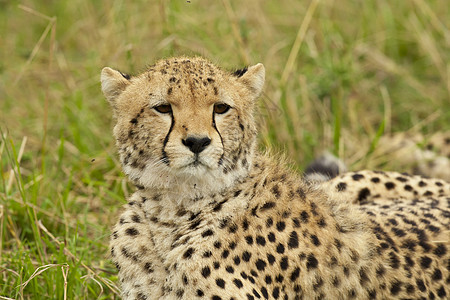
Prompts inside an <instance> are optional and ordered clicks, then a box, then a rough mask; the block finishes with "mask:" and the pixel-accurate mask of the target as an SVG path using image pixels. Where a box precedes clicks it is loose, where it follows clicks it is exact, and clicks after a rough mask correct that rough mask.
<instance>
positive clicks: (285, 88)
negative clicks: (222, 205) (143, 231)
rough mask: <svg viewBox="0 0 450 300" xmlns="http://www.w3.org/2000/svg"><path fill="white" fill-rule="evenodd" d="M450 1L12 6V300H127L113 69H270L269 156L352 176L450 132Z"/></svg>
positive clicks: (2, 266)
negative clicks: (156, 65) (200, 61)
mask: <svg viewBox="0 0 450 300" xmlns="http://www.w3.org/2000/svg"><path fill="white" fill-rule="evenodd" d="M449 15H450V5H449V4H448V1H447V0H411V1H387V0H366V1H357V0H349V1H336V0H304V1H303V0H301V1H299V0H277V1H275V0H273V1H272V0H267V1H258V0H247V1H232V0H221V1H207V0H191V1H181V0H179V1H175V0H173V1H169V0H152V1H141V0H139V1H122V0H105V1H87V0H73V1H48V0H47V1H46V0H33V1H30V0H24V1H15V0H8V1H5V0H3V1H0V130H1V132H0V136H1V139H0V158H1V163H0V257H1V259H0V299H113V298H118V289H117V277H116V271H115V268H114V266H113V265H112V264H111V263H110V261H109V259H108V239H109V232H110V227H111V225H112V224H113V223H114V222H115V219H116V216H117V214H118V211H119V210H120V207H121V205H122V204H124V203H125V201H126V200H125V199H126V197H127V196H128V195H129V194H130V193H131V192H132V191H133V187H132V186H130V185H129V184H128V183H127V181H126V179H125V178H124V176H123V174H122V172H121V169H120V166H119V162H118V158H117V156H116V151H115V147H114V140H113V138H112V134H111V128H112V116H111V111H110V109H109V107H108V104H107V103H106V101H105V100H104V99H103V96H102V95H101V91H100V85H99V74H100V70H101V68H102V67H104V66H111V67H115V68H118V69H120V70H121V71H123V72H127V73H131V74H136V73H138V72H140V71H142V70H145V67H146V66H147V65H150V64H152V63H153V62H154V61H155V60H156V59H160V58H164V57H169V56H173V55H202V56H205V57H207V58H209V59H210V60H212V61H213V62H215V63H217V64H218V65H221V66H223V67H224V68H227V69H230V70H233V69H236V68H239V67H243V66H245V65H249V64H254V63H257V62H262V63H263V64H264V65H265V67H266V72H267V75H266V78H267V82H266V87H265V93H264V95H263V97H262V98H261V101H260V110H259V120H260V124H261V126H260V127H261V134H260V145H261V148H263V149H265V148H270V149H273V151H274V152H284V153H286V156H288V157H289V159H290V161H292V162H293V165H294V166H296V168H298V170H299V171H301V170H302V168H303V167H304V166H305V165H306V164H307V163H308V162H309V161H310V160H311V159H312V158H313V157H315V156H317V155H318V154H320V153H321V152H322V151H323V150H329V151H331V152H334V153H335V154H336V155H339V156H340V157H342V158H343V159H344V160H345V162H346V163H347V164H348V165H349V166H350V168H351V169H362V168H365V167H368V166H370V167H371V168H372V167H375V168H381V169H390V168H393V167H394V166H395V162H392V161H391V160H389V157H384V158H383V157H382V158H381V159H380V157H378V158H377V160H374V158H373V155H372V154H373V152H374V149H376V148H377V147H378V144H377V141H378V140H379V138H380V137H381V136H382V135H385V134H389V133H391V132H398V131H408V132H412V133H422V134H425V135H427V134H430V133H432V132H435V131H439V130H449V129H450V122H449V121H450V30H449V28H450V18H449V17H448V16H449Z"/></svg>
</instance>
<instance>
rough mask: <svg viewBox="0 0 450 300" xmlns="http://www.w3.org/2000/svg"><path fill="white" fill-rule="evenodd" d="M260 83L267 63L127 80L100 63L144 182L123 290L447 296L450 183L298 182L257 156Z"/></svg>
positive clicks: (201, 65)
mask: <svg viewBox="0 0 450 300" xmlns="http://www.w3.org/2000/svg"><path fill="white" fill-rule="evenodd" d="M263 82H264V67H263V66H262V65H260V64H258V65H256V66H251V67H249V68H248V69H246V70H245V71H239V72H236V73H235V74H232V73H228V72H225V71H222V70H221V69H219V68H217V67H215V66H214V65H213V64H211V63H210V62H208V61H206V60H204V59H202V58H185V57H181V58H172V59H168V60H162V61H160V62H158V63H156V64H155V65H154V66H152V67H151V68H150V69H149V70H147V71H146V72H144V73H143V74H141V75H138V76H136V77H131V78H130V79H127V78H125V77H123V76H122V75H121V74H120V73H119V72H117V71H114V70H112V69H110V68H105V69H104V70H103V71H102V89H103V92H104V94H105V96H106V98H107V99H108V101H109V102H110V103H111V105H112V107H113V110H114V115H115V116H116V120H117V121H116V125H115V128H114V135H115V137H116V143H117V147H118V149H119V154H120V160H121V162H122V165H123V168H124V171H125V173H126V174H127V176H128V177H129V178H130V180H131V181H132V182H133V183H134V184H135V185H136V186H137V191H136V192H135V193H134V194H133V195H132V196H131V197H130V198H129V199H128V204H127V205H126V207H125V210H124V212H123V213H122V215H121V216H120V218H119V221H118V223H117V224H116V226H115V227H114V229H113V233H112V237H111V257H112V260H113V261H114V263H115V264H116V266H117V269H118V270H119V279H120V284H121V287H122V297H123V298H124V299H140V300H143V299H213V300H218V299H227V300H228V299H395V298H397V299H419V298H423V299H428V298H446V297H448V296H449V295H450V290H449V285H450V270H449V269H450V253H449V228H450V225H449V219H450V211H449V200H450V198H449V197H450V184H448V183H446V182H444V181H442V180H436V179H424V178H420V177H410V176H406V175H401V174H397V173H384V174H379V173H371V172H360V173H348V174H347V175H341V176H340V177H339V176H338V177H336V178H335V179H333V180H331V181H329V182H326V183H322V184H310V183H307V182H305V181H303V180H302V179H301V178H300V177H299V176H298V175H297V174H294V173H293V172H292V171H290V170H288V169H287V168H285V167H284V165H283V163H280V161H279V160H277V159H274V158H273V157H269V156H267V155H264V154H261V153H259V152H258V151H256V150H255V142H256V129H255V121H254V118H253V108H254V104H255V101H256V99H257V97H258V96H259V94H260V92H261V90H262V86H263ZM219 105H225V106H219ZM167 111H170V112H167ZM188 139H190V140H189V141H188ZM206 141H208V142H206ZM194 145H195V146H194ZM376 178H377V179H376ZM391 182H392V185H391ZM421 182H423V183H425V185H424V184H423V183H421ZM409 186H410V187H411V188H409ZM428 192H430V193H428Z"/></svg>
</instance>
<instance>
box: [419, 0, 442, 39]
mask: <svg viewBox="0 0 450 300" xmlns="http://www.w3.org/2000/svg"><path fill="white" fill-rule="evenodd" d="M413 2H414V3H415V4H416V6H417V7H418V8H419V11H421V12H425V13H426V14H427V15H428V16H429V17H430V23H431V25H433V27H434V28H435V29H436V30H437V31H440V32H441V33H442V34H443V35H444V37H445V42H446V43H447V45H450V31H449V30H448V28H447V27H446V26H445V25H444V24H443V23H442V22H441V21H440V20H439V18H438V17H437V16H436V14H435V13H434V11H433V10H432V9H431V8H430V6H429V5H428V4H427V3H426V2H425V1H424V0H413Z"/></svg>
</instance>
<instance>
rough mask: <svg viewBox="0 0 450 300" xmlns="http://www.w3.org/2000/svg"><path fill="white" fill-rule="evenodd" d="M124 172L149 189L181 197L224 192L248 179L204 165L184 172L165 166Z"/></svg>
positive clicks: (127, 167) (150, 165)
mask: <svg viewBox="0 0 450 300" xmlns="http://www.w3.org/2000/svg"><path fill="white" fill-rule="evenodd" d="M124 172H125V174H127V175H128V176H129V178H130V179H131V180H132V181H135V182H136V181H137V182H138V183H139V184H140V185H142V186H144V187H145V188H157V189H168V190H170V192H171V193H174V194H178V195H179V196H180V197H181V198H186V197H196V196H199V195H205V194H210V193H217V192H220V191H222V190H224V189H226V188H227V187H229V186H231V185H232V183H233V182H234V180H236V179H237V178H240V177H242V176H245V174H244V173H245V171H244V170H240V171H235V172H229V173H228V174H224V173H223V171H222V168H215V169H211V168H208V167H206V166H205V165H202V164H200V165H198V166H197V167H194V166H191V167H186V168H183V169H178V168H171V167H170V166H167V165H164V164H157V165H153V164H148V165H147V166H146V167H145V169H143V170H139V169H135V168H132V167H131V166H124Z"/></svg>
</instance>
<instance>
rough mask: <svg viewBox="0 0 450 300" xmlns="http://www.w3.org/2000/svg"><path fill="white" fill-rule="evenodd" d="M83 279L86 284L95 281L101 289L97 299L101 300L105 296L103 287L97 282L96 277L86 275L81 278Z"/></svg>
mask: <svg viewBox="0 0 450 300" xmlns="http://www.w3.org/2000/svg"><path fill="white" fill-rule="evenodd" d="M81 279H84V282H86V280H88V279H90V280H92V281H94V282H95V283H96V284H97V285H98V286H99V287H100V293H99V294H98V296H97V299H100V297H101V296H102V294H103V286H102V284H101V283H100V282H98V280H96V279H95V278H94V277H92V275H91V274H87V275H84V276H82V277H81ZM86 289H87V286H86Z"/></svg>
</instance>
